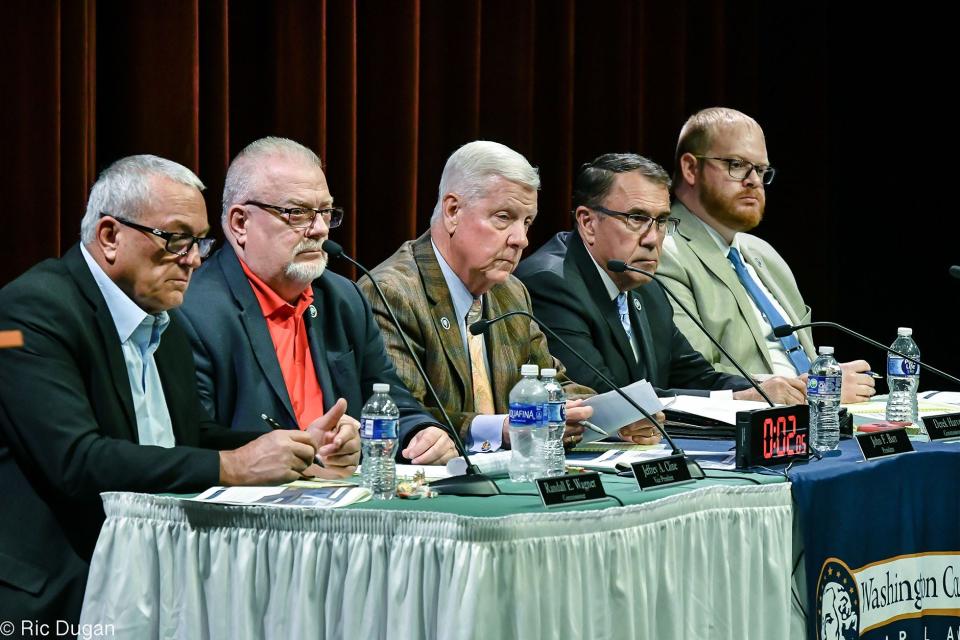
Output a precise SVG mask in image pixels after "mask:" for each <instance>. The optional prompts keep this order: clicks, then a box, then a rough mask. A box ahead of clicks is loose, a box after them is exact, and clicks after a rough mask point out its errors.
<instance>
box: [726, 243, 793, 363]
mask: <svg viewBox="0 0 960 640" xmlns="http://www.w3.org/2000/svg"><path fill="white" fill-rule="evenodd" d="M727 258H729V259H730V262H731V263H733V268H734V269H736V271H737V277H738V278H740V282H741V283H742V284H743V287H744V288H745V289H746V290H747V293H749V294H750V297H751V298H753V301H754V302H755V303H756V304H757V306H758V307H759V308H760V312H761V313H763V315H764V316H765V317H766V319H767V322H769V323H770V326H771V327H774V328H775V327H779V326H781V325H785V324H789V323H788V322H787V321H786V320H785V319H784V318H783V316H782V315H780V312H779V311H777V308H776V307H775V306H773V302H772V301H771V300H770V298H768V297H767V295H766V294H765V293H764V292H763V290H762V289H761V288H760V287H758V286H757V283H756V281H755V280H754V279H753V278H751V277H750V274H749V273H748V272H747V267H746V266H745V265H744V264H743V259H742V258H741V257H740V252H739V251H737V250H736V248H734V247H730V253H728V254H727ZM780 344H781V345H783V348H784V350H785V351H786V352H787V357H789V358H790V362H792V363H793V367H794V369H796V370H797V373H798V374H804V373H807V372H808V371H809V370H810V358H808V357H807V354H806V352H805V351H804V350H803V347H801V346H800V342H799V341H798V340H797V337H796V336H795V335H793V334H792V333H791V334H790V335H788V336H786V337H785V338H780Z"/></svg>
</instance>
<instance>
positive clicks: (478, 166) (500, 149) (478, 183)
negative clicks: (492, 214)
mask: <svg viewBox="0 0 960 640" xmlns="http://www.w3.org/2000/svg"><path fill="white" fill-rule="evenodd" d="M494 176H500V177H502V178H506V179H507V180H509V181H511V182H516V183H518V184H521V185H523V186H525V187H529V188H530V189H534V190H538V191H539V189H540V175H539V174H538V173H537V170H536V169H535V168H534V167H532V166H531V165H530V163H529V162H527V159H526V158H524V157H523V156H522V155H520V154H519V153H517V152H516V151H514V150H513V149H511V148H510V147H508V146H506V145H502V144H500V143H499V142H490V141H489V140H475V141H474V142H468V143H467V144H465V145H463V146H462V147H460V148H459V149H457V150H456V151H454V152H453V153H452V154H451V155H450V157H449V158H447V164H446V165H445V166H444V167H443V175H441V176H440V189H439V194H438V195H437V204H436V205H435V206H434V207H433V216H432V217H431V218H430V224H436V222H437V221H438V220H439V219H440V212H441V210H442V209H443V197H444V196H445V195H446V194H448V193H456V194H458V195H460V196H461V197H462V198H464V199H465V200H471V199H473V198H482V197H483V196H484V194H485V193H486V189H487V183H488V182H489V180H490V178H492V177H494Z"/></svg>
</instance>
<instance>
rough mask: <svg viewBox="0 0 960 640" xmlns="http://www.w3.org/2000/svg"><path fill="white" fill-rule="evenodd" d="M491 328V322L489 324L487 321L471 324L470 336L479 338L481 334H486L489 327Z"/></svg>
mask: <svg viewBox="0 0 960 640" xmlns="http://www.w3.org/2000/svg"><path fill="white" fill-rule="evenodd" d="M489 326H490V322H488V321H487V320H477V321H476V322H474V323H473V324H471V325H470V327H469V328H470V335H473V336H478V335H480V334H481V333H486V332H487V327H489Z"/></svg>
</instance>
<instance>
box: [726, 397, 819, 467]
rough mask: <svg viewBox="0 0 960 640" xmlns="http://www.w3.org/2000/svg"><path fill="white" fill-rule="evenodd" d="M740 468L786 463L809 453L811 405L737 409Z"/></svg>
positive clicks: (804, 457)
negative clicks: (749, 409) (752, 409)
mask: <svg viewBox="0 0 960 640" xmlns="http://www.w3.org/2000/svg"><path fill="white" fill-rule="evenodd" d="M736 438H737V441H736V442H737V468H738V469H746V468H748V467H756V466H769V465H776V464H785V463H787V462H790V461H791V460H799V459H802V460H806V459H807V458H808V457H809V456H810V407H808V406H807V405H794V406H791V407H773V408H770V409H756V410H754V411H740V412H738V413H737V432H736Z"/></svg>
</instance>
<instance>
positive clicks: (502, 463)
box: [446, 451, 510, 476]
mask: <svg viewBox="0 0 960 640" xmlns="http://www.w3.org/2000/svg"><path fill="white" fill-rule="evenodd" d="M470 461H471V462H473V464H475V465H477V468H478V469H480V473H482V474H484V475H488V476H489V475H496V474H498V473H508V471H509V466H510V452H509V451H494V452H492V453H475V454H473V455H472V456H470ZM446 471H447V474H448V475H451V476H462V475H464V474H466V473H467V461H466V460H464V459H463V458H454V459H453V460H451V461H450V462H448V463H447V468H446Z"/></svg>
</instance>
